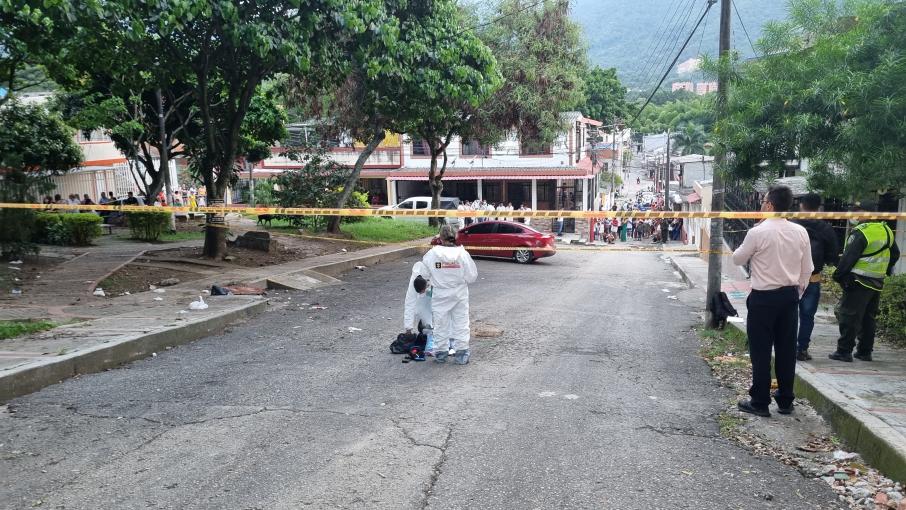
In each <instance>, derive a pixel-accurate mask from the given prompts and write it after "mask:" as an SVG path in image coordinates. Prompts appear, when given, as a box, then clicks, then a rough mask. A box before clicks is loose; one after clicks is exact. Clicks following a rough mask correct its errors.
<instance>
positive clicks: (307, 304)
mask: <svg viewBox="0 0 906 510" xmlns="http://www.w3.org/2000/svg"><path fill="white" fill-rule="evenodd" d="M299 306H311V303H299Z"/></svg>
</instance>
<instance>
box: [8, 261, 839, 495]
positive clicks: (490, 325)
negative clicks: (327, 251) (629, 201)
mask: <svg viewBox="0 0 906 510" xmlns="http://www.w3.org/2000/svg"><path fill="white" fill-rule="evenodd" d="M413 261H414V259H410V260H406V261H401V262H394V263H389V264H385V265H382V266H377V267H370V268H368V269H367V270H365V271H361V272H360V271H356V272H353V273H349V274H347V275H345V276H344V277H343V280H344V281H343V283H342V284H341V285H336V286H331V287H324V288H322V289H319V290H318V291H316V292H308V293H296V294H280V295H279V296H280V299H279V301H278V302H277V303H276V305H275V306H274V307H273V309H272V310H271V311H269V312H267V313H266V314H264V315H263V316H260V317H258V318H256V319H254V320H252V321H250V322H248V323H245V324H241V325H237V326H235V327H234V328H232V329H231V330H230V331H228V332H226V333H224V334H222V335H218V336H214V337H210V338H207V339H204V340H200V341H197V342H194V343H192V344H189V345H186V346H183V347H179V348H175V349H172V350H169V351H166V352H162V353H158V355H157V356H156V357H153V358H149V359H147V360H144V361H140V362H136V363H133V364H131V365H128V366H126V367H123V368H121V369H117V370H112V371H108V372H105V373H100V374H94V375H88V376H83V377H79V378H76V379H72V380H68V381H65V382H63V383H61V384H57V385H55V386H51V387H48V388H46V389H45V390H43V391H40V392H38V393H36V394H33V395H30V396H27V397H24V398H20V399H18V400H15V401H13V402H11V403H10V404H9V406H8V408H7V409H5V410H3V412H2V413H0V479H2V480H3V484H2V486H0V507H4V508H33V507H34V506H39V507H41V508H67V509H83V508H84V509H89V508H92V509H93V508H115V509H132V508H136V509H137V508H173V509H183V508H204V509H208V508H211V509H214V508H231V509H232V508H236V509H253V508H255V509H257V508H261V509H272V508H273V509H296V508H387V509H410V508H478V509H496V508H501V509H510V508H512V509H525V508H597V509H678V508H689V509H758V508H775V509H800V508H802V509H807V508H838V507H837V504H836V499H835V495H834V494H833V493H832V491H831V490H830V489H829V488H828V487H827V486H826V485H825V484H824V483H823V482H820V481H816V480H809V479H805V478H803V477H802V476H801V475H800V474H799V473H798V472H797V471H796V470H795V469H793V468H790V467H787V466H784V465H782V464H780V463H778V462H776V461H774V460H772V459H770V458H766V457H755V456H752V455H750V454H749V453H748V452H747V451H745V450H744V449H742V448H740V447H737V446H736V445H734V444H733V443H731V442H730V441H729V440H727V439H724V438H723V437H721V436H720V434H719V427H718V422H717V414H718V413H719V412H720V411H722V410H723V409H725V408H726V404H727V401H728V399H730V398H731V395H730V393H729V392H728V391H727V390H725V389H723V388H721V387H720V386H719V385H718V384H717V382H716V381H715V380H714V379H713V378H712V376H711V375H710V372H709V369H708V367H707V366H706V365H705V363H704V362H703V361H702V360H701V359H700V358H699V356H698V354H697V349H698V342H697V338H696V336H695V334H694V332H692V331H691V328H692V326H693V325H694V324H695V323H696V318H697V315H696V313H697V311H696V309H695V307H694V306H693V305H694V304H693V303H685V302H684V301H683V300H682V299H677V300H673V299H668V296H673V295H677V294H680V293H681V292H682V289H683V285H682V284H681V283H680V280H679V279H678V278H677V276H676V275H675V274H674V272H673V269H672V268H671V267H670V266H669V265H668V264H665V263H664V261H663V260H662V259H660V258H659V257H658V256H657V255H656V254H650V253H646V254H626V253H577V252H571V253H566V252H563V253H559V254H557V255H556V256H555V257H552V258H550V259H545V260H543V261H541V262H539V263H536V264H532V265H530V266H520V265H516V264H513V263H510V262H498V261H489V260H482V261H479V262H478V268H479V272H480V279H479V281H478V282H476V283H475V284H474V285H473V286H472V289H471V293H472V299H471V306H472V320H473V327H475V328H480V329H483V330H487V331H490V330H492V329H494V328H498V329H500V330H502V334H500V335H499V336H496V337H490V338H473V342H472V351H473V354H472V362H471V363H470V364H469V365H467V366H456V365H452V364H450V363H448V364H446V365H437V364H435V363H433V362H431V361H429V362H424V363H408V364H403V363H401V356H397V355H392V354H390V353H389V350H388V345H389V344H390V342H391V341H392V339H393V338H395V336H396V334H397V333H398V332H399V331H400V328H401V321H402V302H403V296H404V293H405V285H406V284H407V282H408V275H409V272H410V267H411V263H412V262H413ZM314 304H317V305H319V306H325V307H327V308H326V309H324V310H318V309H315V310H312V309H311V306H312V305H314ZM350 328H358V329H360V330H361V331H350ZM772 419H795V416H794V417H780V416H779V415H776V416H775V417H774V418H772Z"/></svg>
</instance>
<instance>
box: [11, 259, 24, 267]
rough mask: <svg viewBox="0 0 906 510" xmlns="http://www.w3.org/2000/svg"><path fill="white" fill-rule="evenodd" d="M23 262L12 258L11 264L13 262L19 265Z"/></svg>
mask: <svg viewBox="0 0 906 510" xmlns="http://www.w3.org/2000/svg"><path fill="white" fill-rule="evenodd" d="M21 263H22V261H21V260H12V261H10V264H13V265H16V266H18V265H19V264H21Z"/></svg>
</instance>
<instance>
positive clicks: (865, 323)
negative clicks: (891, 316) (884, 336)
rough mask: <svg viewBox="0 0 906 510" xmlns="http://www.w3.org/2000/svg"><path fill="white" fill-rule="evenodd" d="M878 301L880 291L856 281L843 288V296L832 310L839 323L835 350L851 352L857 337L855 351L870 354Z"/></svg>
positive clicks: (872, 345)
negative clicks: (857, 341)
mask: <svg viewBox="0 0 906 510" xmlns="http://www.w3.org/2000/svg"><path fill="white" fill-rule="evenodd" d="M880 301H881V293H880V292H878V291H876V290H872V289H869V288H868V287H865V286H864V285H861V284H859V283H856V282H852V283H851V284H850V285H849V288H847V289H844V290H843V297H841V298H840V302H839V303H838V304H837V307H836V309H835V310H834V314H835V315H836V316H837V322H838V323H839V324H840V338H839V339H838V340H837V352H842V353H847V354H848V353H852V352H853V348H854V347H856V338H858V339H859V345H858V348H857V349H856V352H857V353H859V354H871V351H872V350H873V349H874V346H875V329H876V326H877V324H876V321H875V317H876V316H877V315H878V305H879V303H880Z"/></svg>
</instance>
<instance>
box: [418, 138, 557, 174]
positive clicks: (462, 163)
mask: <svg viewBox="0 0 906 510" xmlns="http://www.w3.org/2000/svg"><path fill="white" fill-rule="evenodd" d="M574 136H575V135H574ZM413 138H414V137H410V136H409V135H405V136H404V137H403V161H404V162H405V163H404V165H403V166H405V167H406V168H430V167H431V158H430V157H428V156H413V155H412V139H413ZM461 148H462V143H461V141H460V139H459V137H458V136H456V137H453V140H452V141H451V142H450V145H449V146H448V147H447V168H448V169H472V168H515V167H544V168H548V167H551V168H553V167H564V166H571V165H570V164H569V160H570V157H569V153H568V151H569V146H568V145H567V136H566V135H565V134H563V135H560V136H559V137H557V139H556V140H555V141H554V143H553V144H552V147H551V154H550V155H543V156H521V155H520V154H519V139H518V137H516V135H515V133H511V134H510V135H509V136H507V139H506V140H503V141H502V142H500V143H499V144H498V145H497V146H495V147H491V155H490V156H463V155H462V154H461ZM573 159H574V160H575V158H573ZM574 164H575V162H573V165H574Z"/></svg>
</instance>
